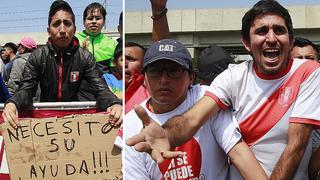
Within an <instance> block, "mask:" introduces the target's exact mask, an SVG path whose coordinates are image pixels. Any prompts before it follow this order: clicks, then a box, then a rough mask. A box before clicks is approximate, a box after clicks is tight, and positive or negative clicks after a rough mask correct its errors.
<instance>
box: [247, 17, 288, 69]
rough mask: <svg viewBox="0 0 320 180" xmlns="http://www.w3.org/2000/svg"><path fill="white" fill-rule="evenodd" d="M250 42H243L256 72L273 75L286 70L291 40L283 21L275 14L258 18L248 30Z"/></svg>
mask: <svg viewBox="0 0 320 180" xmlns="http://www.w3.org/2000/svg"><path fill="white" fill-rule="evenodd" d="M249 37H250V42H248V41H246V40H243V44H244V46H245V48H246V49H247V50H248V51H249V52H250V53H251V54H252V56H253V58H254V61H255V63H256V65H257V68H258V72H259V73H262V74H265V75H274V74H277V73H279V72H280V71H281V70H283V69H285V68H286V65H287V61H288V55H289V51H290V49H291V47H292V40H290V38H289V33H288V29H287V27H286V25H285V20H284V19H283V18H282V17H280V16H278V15H275V14H266V15H263V16H258V17H256V19H255V20H254V22H253V24H252V26H251V28H250V34H249Z"/></svg>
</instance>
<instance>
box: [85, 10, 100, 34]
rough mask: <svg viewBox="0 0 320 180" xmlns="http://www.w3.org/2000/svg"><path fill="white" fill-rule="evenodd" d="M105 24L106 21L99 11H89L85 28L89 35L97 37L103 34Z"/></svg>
mask: <svg viewBox="0 0 320 180" xmlns="http://www.w3.org/2000/svg"><path fill="white" fill-rule="evenodd" d="M104 23H105V21H104V19H103V16H102V15H101V13H100V11H99V9H93V10H89V11H88V14H87V17H86V18H85V21H84V27H85V29H86V32H87V33H89V34H90V35H93V36H95V35H97V34H99V33H101V29H102V27H103V26H104Z"/></svg>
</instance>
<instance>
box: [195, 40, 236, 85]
mask: <svg viewBox="0 0 320 180" xmlns="http://www.w3.org/2000/svg"><path fill="white" fill-rule="evenodd" d="M234 63H235V62H234V60H233V58H232V57H231V56H230V54H229V53H228V52H227V51H226V50H224V49H223V48H221V47H219V46H216V45H212V46H210V47H208V48H205V49H203V50H202V51H201V52H200V54H199V58H198V61H197V65H198V68H197V77H198V79H199V83H200V84H201V85H210V84H211V82H212V81H213V80H214V78H216V77H217V76H218V75H219V74H220V73H222V72H223V71H224V70H226V69H227V68H228V66H229V64H234Z"/></svg>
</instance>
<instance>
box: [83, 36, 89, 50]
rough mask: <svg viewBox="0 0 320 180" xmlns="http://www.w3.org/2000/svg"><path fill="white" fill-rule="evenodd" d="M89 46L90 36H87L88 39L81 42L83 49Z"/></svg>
mask: <svg viewBox="0 0 320 180" xmlns="http://www.w3.org/2000/svg"><path fill="white" fill-rule="evenodd" d="M88 46H89V36H87V37H86V39H85V40H84V41H83V42H82V44H81V47H82V48H83V49H88Z"/></svg>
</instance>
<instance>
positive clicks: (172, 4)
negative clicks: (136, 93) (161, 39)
mask: <svg viewBox="0 0 320 180" xmlns="http://www.w3.org/2000/svg"><path fill="white" fill-rule="evenodd" d="M4 2H8V3H6V4H5V3H4ZM52 2H53V0H8V1H2V2H1V7H0V34H5V33H19V32H46V28H47V18H48V11H49V7H50V5H51V3H52ZM67 2H68V3H69V4H70V5H71V7H72V8H73V10H74V13H75V16H76V26H77V30H78V31H81V30H83V23H82V13H83V10H84V8H85V7H86V6H87V5H88V4H90V3H92V2H99V3H101V4H104V2H106V4H107V12H108V14H107V25H106V28H107V30H116V29H117V25H118V18H119V14H120V12H121V10H122V0H95V1H93V0H67ZM255 2H256V1H252V0H168V8H169V10H170V9H190V8H224V7H251V6H252V5H253V4H254V3H255ZM279 2H280V3H281V4H283V5H314V4H320V0H279ZM125 4H126V5H125V6H126V7H125V8H126V10H127V11H141V10H142V11H147V10H150V0H125Z"/></svg>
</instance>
